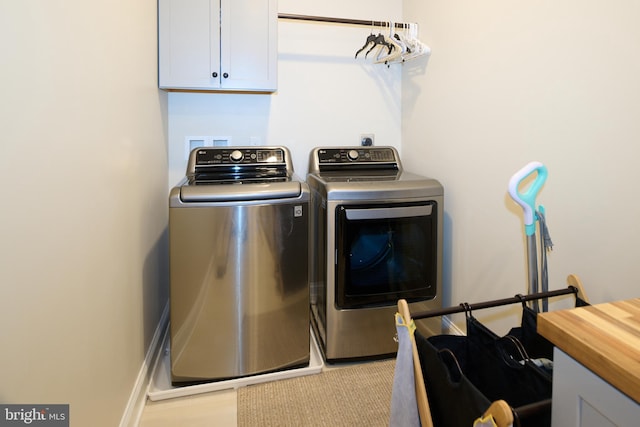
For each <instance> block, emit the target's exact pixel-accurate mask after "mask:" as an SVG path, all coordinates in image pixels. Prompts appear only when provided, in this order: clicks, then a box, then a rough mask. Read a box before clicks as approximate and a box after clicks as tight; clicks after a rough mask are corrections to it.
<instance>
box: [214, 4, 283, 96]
mask: <svg viewBox="0 0 640 427" xmlns="http://www.w3.org/2000/svg"><path fill="white" fill-rule="evenodd" d="M220 22H221V23H220V25H221V28H220V34H221V40H222V44H221V52H220V55H221V60H220V62H221V65H220V71H221V76H222V79H221V83H220V85H221V87H222V88H223V89H227V90H248V91H275V90H276V87H277V69H278V67H277V60H278V53H277V51H278V40H277V36H278V10H277V2H276V0H221V20H220Z"/></svg>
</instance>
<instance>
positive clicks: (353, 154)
mask: <svg viewBox="0 0 640 427" xmlns="http://www.w3.org/2000/svg"><path fill="white" fill-rule="evenodd" d="M358 155H359V154H358V150H349V152H348V153H347V157H349V160H358Z"/></svg>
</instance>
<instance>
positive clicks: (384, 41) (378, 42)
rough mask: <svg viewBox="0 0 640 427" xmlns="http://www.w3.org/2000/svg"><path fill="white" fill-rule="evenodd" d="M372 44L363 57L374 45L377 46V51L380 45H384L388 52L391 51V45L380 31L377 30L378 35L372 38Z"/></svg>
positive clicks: (380, 47)
mask: <svg viewBox="0 0 640 427" xmlns="http://www.w3.org/2000/svg"><path fill="white" fill-rule="evenodd" d="M374 43H375V44H374V45H373V46H372V47H371V49H369V50H368V51H367V53H366V54H365V55H364V57H365V58H366V57H367V56H368V55H369V54H370V53H371V51H372V50H374V49H375V48H376V47H378V48H379V49H378V50H379V51H381V50H382V49H383V48H382V46H385V47H386V48H387V49H388V50H389V53H391V51H392V50H393V46H392V45H391V44H390V43H389V42H387V39H386V37H385V36H384V35H383V34H382V32H379V33H378V35H377V36H376V38H375V40H374ZM378 54H380V52H378Z"/></svg>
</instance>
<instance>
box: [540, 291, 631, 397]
mask: <svg viewBox="0 0 640 427" xmlns="http://www.w3.org/2000/svg"><path fill="white" fill-rule="evenodd" d="M538 333H539V334H540V335H542V336H543V337H545V338H546V339H548V340H549V341H551V342H552V343H553V344H554V345H555V346H556V347H558V348H560V349H561V350H562V351H564V352H565V353H567V354H568V355H569V356H571V357H572V358H574V359H575V360H577V361H578V362H580V363H581V364H583V365H584V366H585V367H587V368H589V369H590V370H591V371H592V372H594V373H596V374H597V375H598V376H600V377H601V378H602V379H604V380H605V381H607V382H608V383H610V384H611V385H613V386H614V387H616V388H617V389H618V390H620V391H621V392H623V393H624V394H626V395H627V396H629V397H630V398H632V399H633V400H635V401H636V402H637V403H640V298H635V299H630V300H625V301H616V302H610V303H604V304H596V305H592V306H589V307H580V308H573V309H569V310H558V311H552V312H547V313H540V314H538Z"/></svg>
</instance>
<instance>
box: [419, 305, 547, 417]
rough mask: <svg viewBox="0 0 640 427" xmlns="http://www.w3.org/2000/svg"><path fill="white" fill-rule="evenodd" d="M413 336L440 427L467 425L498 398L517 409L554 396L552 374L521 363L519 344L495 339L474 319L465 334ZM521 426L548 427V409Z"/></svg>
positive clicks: (530, 363)
mask: <svg viewBox="0 0 640 427" xmlns="http://www.w3.org/2000/svg"><path fill="white" fill-rule="evenodd" d="M415 335H416V345H417V348H418V354H419V356H420V363H421V366H422V371H423V376H424V378H425V386H426V388H427V395H428V396H429V403H430V406H431V412H432V417H433V419H434V425H435V426H436V427H469V426H471V425H473V421H474V420H475V419H476V418H478V417H479V416H480V415H482V413H483V412H484V411H485V410H486V409H487V408H488V407H489V405H490V403H491V402H493V401H494V400H498V399H503V400H505V401H506V402H507V403H509V405H510V406H512V407H518V406H524V405H529V404H535V403H538V402H541V401H544V400H547V399H550V398H551V391H552V383H551V376H550V375H548V374H547V373H545V372H544V371H543V370H542V369H540V368H539V367H538V366H536V365H535V364H534V363H532V362H531V361H529V360H522V356H523V355H522V352H521V349H520V348H519V343H518V342H517V340H516V339H515V338H513V337H509V336H507V337H498V336H496V335H495V334H494V333H493V332H491V331H490V330H489V329H487V328H486V327H485V326H484V325H482V324H481V323H480V322H478V321H477V320H476V319H475V318H474V317H472V316H468V317H467V335H466V336H459V335H436V336H432V337H429V338H425V337H423V336H422V335H420V334H419V333H418V332H416V334H415ZM516 415H517V414H516ZM519 423H520V425H521V426H523V427H524V426H527V427H528V426H536V427H545V426H550V425H551V408H550V406H548V405H547V406H543V407H542V409H541V410H540V411H537V412H534V413H533V414H531V415H529V416H527V417H526V418H520V419H519Z"/></svg>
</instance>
